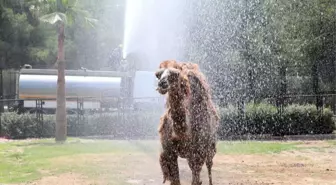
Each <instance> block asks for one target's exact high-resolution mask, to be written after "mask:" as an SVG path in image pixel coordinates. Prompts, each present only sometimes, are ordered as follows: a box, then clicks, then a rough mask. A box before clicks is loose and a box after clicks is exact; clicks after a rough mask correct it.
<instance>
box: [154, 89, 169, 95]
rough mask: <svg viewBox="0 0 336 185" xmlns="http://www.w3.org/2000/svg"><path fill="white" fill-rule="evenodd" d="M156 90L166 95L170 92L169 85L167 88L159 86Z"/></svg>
mask: <svg viewBox="0 0 336 185" xmlns="http://www.w3.org/2000/svg"><path fill="white" fill-rule="evenodd" d="M156 90H157V91H158V92H159V93H160V94H163V95H165V94H166V93H167V92H168V90H169V87H167V88H162V87H157V88H156Z"/></svg>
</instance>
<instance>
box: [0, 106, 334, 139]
mask: <svg viewBox="0 0 336 185" xmlns="http://www.w3.org/2000/svg"><path fill="white" fill-rule="evenodd" d="M238 112H239V111H238V110H237V108H236V107H233V106H228V107H226V108H221V109H220V115H221V122H220V128H219V131H218V134H219V137H220V138H226V137H231V136H239V135H277V136H279V135H298V134H329V133H332V132H333V131H334V130H335V123H334V120H333V113H332V112H331V111H330V109H326V108H325V109H324V110H323V112H322V113H321V112H319V111H318V110H317V109H316V107H315V106H314V105H290V106H288V107H285V108H284V110H283V112H282V113H281V114H279V113H278V111H277V108H276V107H274V106H273V105H269V104H248V105H247V106H246V110H245V114H244V115H240V114H238ZM160 116H161V112H129V113H126V114H125V115H124V119H122V115H118V114H117V113H101V114H94V115H85V116H84V117H82V118H81V117H77V116H76V115H68V135H69V136H93V135H109V136H113V137H114V138H118V139H141V138H157V137H158V132H157V128H158V124H159V120H160ZM123 120H124V121H123ZM0 128H1V129H0V136H7V137H9V138H13V139H23V138H36V137H54V131H55V117H54V115H44V116H43V123H41V122H38V120H37V119H36V116H35V115H34V114H31V115H29V114H22V115H18V114H16V113H2V114H1V127H0Z"/></svg>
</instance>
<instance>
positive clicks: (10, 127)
mask: <svg viewBox="0 0 336 185" xmlns="http://www.w3.org/2000/svg"><path fill="white" fill-rule="evenodd" d="M122 116H123V115H122V114H120V115H118V114H117V113H101V114H94V115H86V116H84V117H78V116H77V115H68V117H67V120H68V136H93V135H110V136H113V137H114V138H121V139H127V138H128V139H134V138H137V139H138V138H148V137H157V135H158V133H157V128H158V125H159V120H160V116H161V115H160V114H158V113H154V112H142V113H139V112H135V113H126V114H125V115H124V119H122ZM54 133H55V116H54V115H43V122H42V121H40V122H39V121H38V120H37V118H36V116H35V115H34V114H21V115H18V114H16V113H3V114H1V133H0V136H7V137H9V138H12V139H23V138H36V137H54Z"/></svg>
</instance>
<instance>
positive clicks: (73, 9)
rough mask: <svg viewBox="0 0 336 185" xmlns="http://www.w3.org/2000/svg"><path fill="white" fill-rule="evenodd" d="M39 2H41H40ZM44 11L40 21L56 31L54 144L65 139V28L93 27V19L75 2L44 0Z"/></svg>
mask: <svg viewBox="0 0 336 185" xmlns="http://www.w3.org/2000/svg"><path fill="white" fill-rule="evenodd" d="M40 2H41V1H40ZM42 2H43V3H44V4H43V7H42V6H40V7H42V8H43V9H44V10H47V12H48V14H46V15H43V16H41V17H40V20H41V21H43V22H47V23H49V24H52V25H56V26H57V29H58V54H57V71H58V75H57V100H56V103H57V107H56V132H55V140H56V142H63V141H65V140H66V138H67V113H66V97H65V65H66V63H65V53H64V38H65V26H66V25H67V24H69V25H71V24H72V23H73V22H74V21H83V22H84V23H85V24H86V25H90V26H94V23H95V22H96V20H95V19H92V18H89V13H88V12H87V11H85V10H82V9H80V8H79V4H78V3H79V1H77V0H44V1H42Z"/></svg>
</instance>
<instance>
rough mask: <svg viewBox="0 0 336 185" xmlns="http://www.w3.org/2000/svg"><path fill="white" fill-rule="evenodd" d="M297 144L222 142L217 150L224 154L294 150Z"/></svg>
mask: <svg viewBox="0 0 336 185" xmlns="http://www.w3.org/2000/svg"><path fill="white" fill-rule="evenodd" d="M297 144H298V143H285V142H260V141H245V142H220V143H219V144H218V145H217V147H218V148H217V150H218V153H222V154H267V153H279V152H282V151H286V150H294V149H296V145H297Z"/></svg>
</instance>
